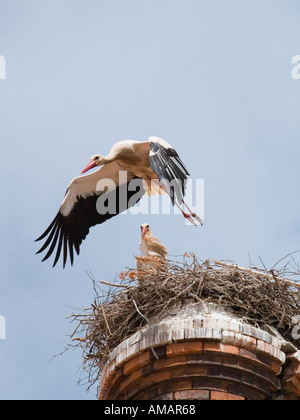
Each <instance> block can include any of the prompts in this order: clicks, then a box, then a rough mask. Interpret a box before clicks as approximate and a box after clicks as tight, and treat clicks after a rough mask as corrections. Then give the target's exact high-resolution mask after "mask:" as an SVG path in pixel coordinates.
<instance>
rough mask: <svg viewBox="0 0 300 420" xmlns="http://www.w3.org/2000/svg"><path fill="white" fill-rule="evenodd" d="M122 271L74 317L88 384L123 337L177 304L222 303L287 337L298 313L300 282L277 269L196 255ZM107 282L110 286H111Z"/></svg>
mask: <svg viewBox="0 0 300 420" xmlns="http://www.w3.org/2000/svg"><path fill="white" fill-rule="evenodd" d="M136 274H137V272H136V271H134V270H129V271H128V272H125V273H122V274H121V275H120V278H119V284H111V283H107V282H100V283H104V284H105V285H106V287H105V289H106V291H105V292H102V294H100V290H101V289H99V285H98V282H95V280H94V279H93V281H94V287H95V291H96V294H97V297H96V298H95V301H94V303H93V305H92V307H91V308H88V309H86V310H85V311H84V313H82V314H73V315H72V316H71V318H72V319H73V320H74V321H76V322H77V323H78V325H77V328H76V330H75V331H74V333H73V335H72V338H73V340H74V341H75V342H76V343H77V344H76V346H79V347H81V348H82V350H83V356H84V363H83V367H84V371H86V372H87V377H86V378H85V381H87V383H88V385H92V384H93V383H94V382H95V381H97V380H98V379H99V377H100V376H101V372H102V370H103V367H104V365H105V363H106V361H107V359H108V356H109V353H110V352H111V351H112V350H113V349H114V348H115V347H117V346H118V345H119V344H120V343H121V342H122V341H123V340H124V339H126V338H128V337H130V336H131V335H132V334H134V333H135V332H137V331H138V330H140V329H141V328H143V327H144V326H146V325H147V324H149V323H150V322H155V321H157V320H159V319H162V318H163V317H165V316H167V315H168V311H169V310H171V309H172V307H174V305H180V304H183V303H185V302H186V301H187V300H188V301H191V300H194V301H195V302H213V303H217V304H221V305H223V306H224V307H225V308H228V309H229V310H230V311H231V312H233V313H234V314H236V315H237V316H240V317H241V318H242V319H243V321H244V322H247V323H249V324H251V325H255V326H257V327H264V325H266V324H268V325H270V326H272V327H275V328H276V329H277V330H278V331H279V332H280V334H281V335H282V336H283V337H284V338H285V339H286V340H287V341H289V342H291V343H293V344H294V345H296V346H297V345H298V346H299V340H298V342H296V340H295V339H294V338H293V336H292V331H293V328H294V326H295V319H296V320H297V319H298V322H299V314H300V283H297V282H292V281H290V280H287V279H285V278H283V277H282V273H281V272H278V271H276V272H275V271H271V272H266V270H264V271H261V270H258V269H255V270H254V269H246V268H242V267H238V266H236V265H233V264H229V263H224V262H220V261H208V260H207V261H205V262H202V263H200V262H199V261H198V260H197V258H196V257H195V256H194V255H193V254H192V255H190V258H189V260H188V262H185V263H178V262H170V261H169V266H168V267H166V265H165V264H162V265H160V264H157V265H152V266H151V267H150V268H149V270H148V271H144V272H143V273H141V272H138V277H139V279H138V281H137V280H136ZM107 285H109V290H108V291H107Z"/></svg>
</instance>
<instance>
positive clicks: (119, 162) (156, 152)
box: [37, 137, 202, 267]
mask: <svg viewBox="0 0 300 420" xmlns="http://www.w3.org/2000/svg"><path fill="white" fill-rule="evenodd" d="M98 166H101V168H100V169H99V170H98V171H95V172H93V173H91V174H88V175H85V176H81V177H78V178H75V179H73V181H72V182H71V184H70V185H69V187H68V189H67V192H66V195H65V198H64V201H63V203H62V205H61V207H60V210H59V212H58V213H57V215H56V217H55V218H54V220H53V222H52V223H51V224H50V226H49V227H48V229H47V230H46V231H45V232H44V233H43V234H42V235H41V236H40V237H39V238H38V239H37V241H40V240H43V239H46V240H45V243H44V245H43V246H42V248H41V249H40V250H39V251H38V252H37V254H39V253H41V252H43V251H45V250H46V249H47V248H48V247H49V249H48V250H47V254H46V255H45V257H44V259H43V261H45V260H47V259H48V258H49V257H50V256H51V255H52V253H53V252H54V251H55V248H56V255H55V258H54V263H53V267H54V266H55V265H56V264H57V262H58V260H59V258H60V255H61V253H62V254H63V267H65V265H66V262H67V258H68V254H69V256H70V261H71V265H73V261H74V250H75V251H76V253H77V255H79V251H80V245H81V243H82V241H83V240H84V239H85V238H86V236H87V234H88V233H89V229H90V227H92V226H95V225H97V224H101V223H104V222H105V221H106V220H108V219H110V218H111V217H113V216H115V215H117V214H119V213H121V212H123V211H125V210H127V209H128V208H130V207H133V206H134V205H135V204H136V203H137V202H138V201H139V200H140V199H141V197H142V196H143V195H144V194H145V192H147V193H148V194H149V195H151V194H153V193H157V192H158V191H157V190H158V188H157V187H159V189H162V190H163V192H166V193H167V194H169V196H170V198H171V200H172V203H173V205H176V206H178V207H179V208H180V210H181V212H182V214H183V215H184V217H185V218H186V219H188V220H189V221H190V222H191V223H193V224H194V225H196V223H195V221H194V219H196V220H197V221H198V222H199V223H201V224H202V220H201V219H200V218H199V217H198V216H197V215H196V214H195V213H193V212H192V211H191V210H190V209H189V207H188V206H187V205H186V203H185V202H184V200H183V197H184V195H185V187H186V180H187V176H188V175H189V173H188V171H187V169H186V168H185V166H184V164H183V162H182V161H181V159H180V158H179V156H178V154H177V152H176V151H175V150H174V149H173V148H172V147H171V146H170V145H169V144H168V143H167V142H166V141H164V140H162V139H160V138H158V137H150V138H149V141H147V142H138V141H134V140H124V141H120V142H118V143H116V144H115V145H114V146H113V147H112V149H111V151H110V153H109V154H108V155H107V156H106V157H104V156H101V155H95V156H93V157H92V158H91V161H90V163H89V164H88V165H87V166H86V168H85V169H84V170H83V171H82V173H85V172H87V171H89V170H90V169H92V168H95V167H98ZM108 181H110V182H108ZM133 181H134V185H135V189H134V191H133V188H132V182H133ZM153 182H154V183H155V184H156V190H155V188H153ZM103 183H104V184H103ZM108 184H109V185H108ZM99 185H100V186H99ZM103 185H106V188H103ZM137 190H138V191H137ZM124 197H125V198H124ZM100 198H101V203H102V204H104V203H105V202H109V201H110V200H112V202H114V204H115V206H114V208H113V210H112V211H99V207H98V203H97V200H98V199H100ZM181 204H183V205H185V207H186V209H187V211H188V213H186V212H184V211H183V210H182V208H181V206H180V205H181Z"/></svg>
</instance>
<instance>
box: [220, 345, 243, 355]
mask: <svg viewBox="0 0 300 420" xmlns="http://www.w3.org/2000/svg"><path fill="white" fill-rule="evenodd" d="M221 351H222V352H223V353H226V354H234V355H236V356H238V355H239V354H240V349H239V348H238V347H236V346H232V345H230V344H221Z"/></svg>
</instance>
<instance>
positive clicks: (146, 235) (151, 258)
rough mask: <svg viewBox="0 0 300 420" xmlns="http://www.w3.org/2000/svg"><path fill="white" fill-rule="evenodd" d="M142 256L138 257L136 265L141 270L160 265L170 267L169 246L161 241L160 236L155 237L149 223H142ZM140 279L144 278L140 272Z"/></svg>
mask: <svg viewBox="0 0 300 420" xmlns="http://www.w3.org/2000/svg"><path fill="white" fill-rule="evenodd" d="M140 251H141V256H140V257H135V258H136V266H137V269H138V270H139V271H146V272H149V271H150V270H152V269H158V268H159V267H164V268H167V267H168V262H167V255H168V251H167V248H166V247H165V246H164V245H163V244H162V243H161V241H160V240H159V239H158V238H155V237H154V236H153V235H152V233H151V230H150V226H149V225H148V224H147V223H143V224H142V225H141V241H140ZM139 279H142V276H141V274H139Z"/></svg>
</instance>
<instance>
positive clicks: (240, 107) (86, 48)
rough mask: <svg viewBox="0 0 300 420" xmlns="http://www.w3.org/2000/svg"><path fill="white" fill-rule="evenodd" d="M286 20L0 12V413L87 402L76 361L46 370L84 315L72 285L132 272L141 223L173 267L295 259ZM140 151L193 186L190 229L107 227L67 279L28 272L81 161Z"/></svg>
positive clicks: (299, 104)
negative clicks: (195, 199)
mask: <svg viewBox="0 0 300 420" xmlns="http://www.w3.org/2000/svg"><path fill="white" fill-rule="evenodd" d="M299 19H300V4H299V2H298V1H292V0H290V1H288V2H287V1H282V0H281V1H280V0H263V1H261V0H251V1H244V0H227V1H223V0H185V1H183V0H152V1H151V2H150V1H146V0H106V1H103V0H89V1H88V2H86V1H83V0H54V1H53V0H51V1H50V0H44V1H40V0H27V1H21V0H13V1H10V0H0V55H2V56H3V57H5V59H6V77H7V78H6V80H0V139H1V155H0V168H1V169H0V170H1V177H2V182H1V186H0V188H1V207H0V212H1V218H0V227H1V257H2V258H1V265H0V273H1V274H0V315H2V316H4V317H5V319H6V324H7V339H6V340H0V399H2V398H3V399H16V398H21V399H94V398H95V394H96V388H95V387H94V388H93V389H92V390H91V391H90V392H89V393H88V394H87V393H86V391H85V387H78V386H77V381H78V379H79V377H80V369H79V367H80V364H81V353H80V352H79V351H78V352H69V353H66V354H65V355H64V356H62V357H59V358H56V359H54V360H53V361H52V362H51V363H48V360H49V359H51V357H52V356H53V355H54V354H57V353H59V352H60V351H62V350H63V345H67V344H68V343H69V338H68V337H67V335H68V334H70V332H72V330H73V328H74V327H75V325H69V321H68V320H66V317H67V316H68V315H70V314H71V313H72V312H73V308H84V307H88V306H89V305H90V303H91V301H92V300H93V297H94V291H93V288H92V284H91V282H90V280H89V278H88V276H87V274H86V270H91V271H92V272H93V274H94V276H95V278H96V279H103V280H107V281H114V279H115V276H116V274H117V273H118V272H120V271H122V270H123V269H124V267H132V266H133V265H134V257H133V256H134V254H136V253H138V242H139V225H140V224H141V223H142V222H145V221H147V222H148V223H149V224H150V225H151V227H152V231H153V234H155V235H156V236H159V237H160V238H161V240H162V241H163V243H164V244H165V245H166V246H167V247H168V249H169V251H170V254H172V255H183V254H184V253H185V252H186V251H193V252H195V253H196V254H197V255H198V256H199V258H200V259H203V260H204V259H206V258H207V257H210V258H216V259H217V258H220V259H222V258H230V259H232V260H234V261H236V262H237V263H238V264H240V265H248V264H249V255H248V254H250V255H251V258H252V262H253V263H254V264H260V262H259V258H258V256H260V257H261V258H262V260H263V261H264V263H265V265H266V266H268V267H271V266H272V265H273V264H274V263H275V262H276V261H278V260H279V259H280V258H281V257H283V256H284V255H286V254H287V253H288V252H290V251H295V250H297V249H299V248H300V246H299V234H300V221H299V214H300V199H299V197H300V195H299V154H300V141H299V133H300V118H299V116H300V115H299V113H300V80H294V79H293V78H292V77H291V72H292V68H293V65H292V63H291V61H292V58H293V56H295V55H297V54H298V55H299V54H300V45H299V39H300V25H299ZM151 135H155V136H160V137H162V138H164V139H165V140H167V141H168V142H170V143H171V144H172V145H173V146H174V148H175V149H176V150H177V151H178V153H179V155H180V156H181V158H182V160H183V162H184V163H185V164H186V166H187V168H188V169H189V171H190V173H191V175H192V178H193V179H202V178H203V179H204V180H205V223H204V226H203V227H202V228H201V227H198V228H194V227H192V226H191V227H189V226H186V224H185V222H184V220H183V218H182V217H181V216H179V215H172V216H164V215H149V216H147V217H146V216H141V215H127V216H119V217H116V218H114V219H112V220H111V221H109V222H107V223H105V224H104V225H102V226H101V227H96V228H93V230H92V231H91V233H90V235H89V236H88V238H87V239H86V241H85V242H84V244H83V246H82V248H81V255H80V257H79V258H77V259H76V262H75V265H74V267H73V268H70V267H69V266H68V267H67V268H66V269H65V270H64V271H63V270H62V265H61V264H58V266H57V267H56V268H55V269H52V268H51V267H52V264H51V262H46V263H41V262H40V260H41V258H40V256H36V255H35V252H36V251H37V249H38V245H39V244H35V243H34V239H35V238H36V237H38V236H39V235H40V234H41V233H42V232H43V231H44V230H45V228H46V227H47V226H48V224H49V223H50V222H51V221H52V219H53V218H54V216H55V215H56V213H57V211H58V208H59V206H60V204H61V202H62V199H63V196H64V193H65V190H66V188H67V186H68V184H69V182H70V181H71V179H72V178H74V177H75V176H78V175H79V174H80V172H81V170H82V169H83V168H84V166H85V165H86V164H87V163H88V161H89V159H90V156H92V155H93V154H96V153H99V154H107V153H108V152H109V150H110V147H111V146H112V145H113V144H114V143H115V142H116V141H119V140H122V139H136V140H146V139H147V138H148V137H149V136H151ZM296 258H297V255H296ZM298 259H299V257H298Z"/></svg>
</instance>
